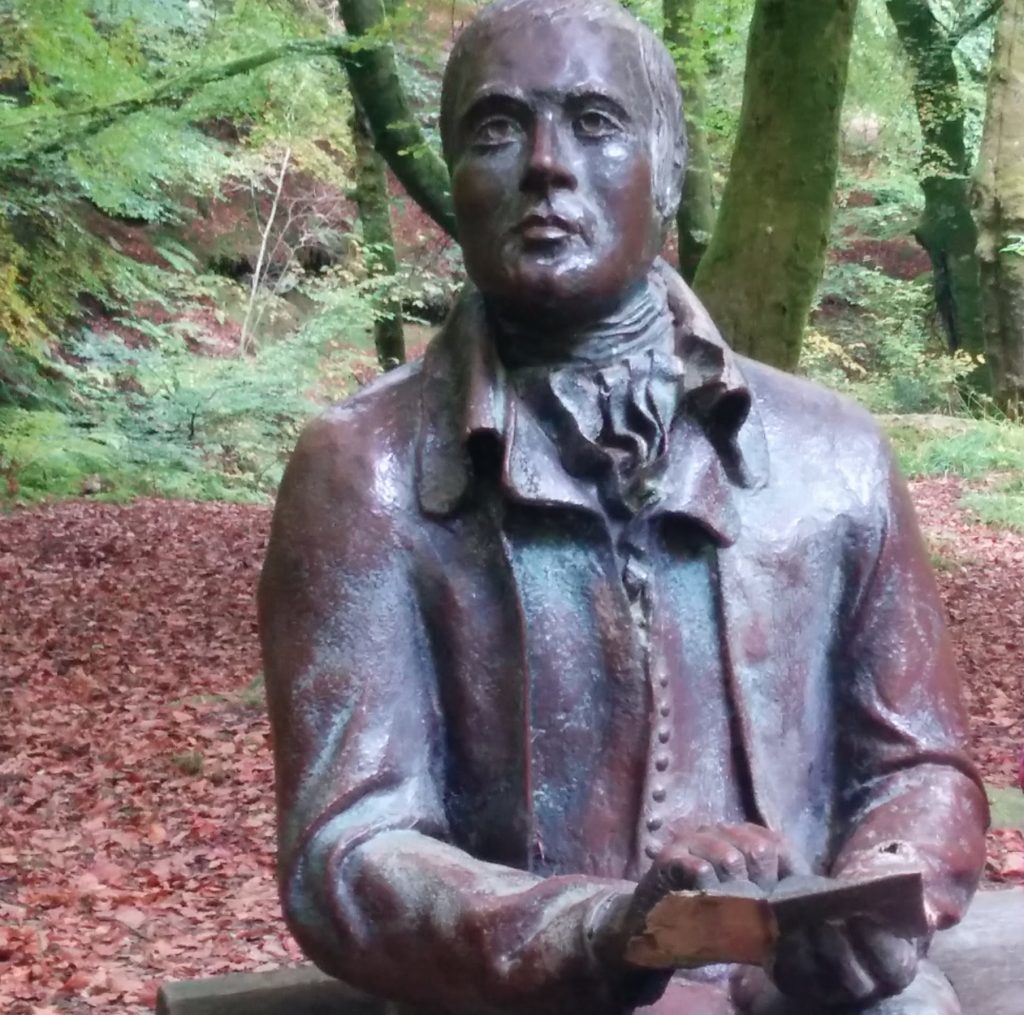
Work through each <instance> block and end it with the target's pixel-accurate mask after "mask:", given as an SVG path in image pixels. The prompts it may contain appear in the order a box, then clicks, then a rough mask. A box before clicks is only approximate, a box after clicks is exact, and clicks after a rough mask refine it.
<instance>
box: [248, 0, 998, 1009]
mask: <svg viewBox="0 0 1024 1015" xmlns="http://www.w3.org/2000/svg"><path fill="white" fill-rule="evenodd" d="M442 132H443V138H444V146H445V154H446V158H447V160H448V163H449V166H450V168H451V172H452V193H453V198H454V202H455V208H456V213H457V218H458V224H459V239H460V242H461V244H462V248H463V251H464V254H465V261H466V267H467V271H468V274H469V276H470V278H471V279H472V285H470V286H468V287H467V289H466V291H465V292H464V293H463V295H462V297H461V299H460V301H459V304H458V306H457V308H456V309H455V311H454V312H453V314H452V316H451V318H450V319H449V321H448V322H447V324H446V325H445V326H444V328H443V329H442V330H441V332H440V334H439V335H438V336H437V337H436V338H435V340H434V341H433V342H432V344H431V345H430V347H429V348H428V350H427V352H426V354H425V356H424V358H423V361H422V362H418V363H414V364H411V365H409V366H408V367H405V368H403V369H401V370H398V371H395V372H394V373H391V374H389V375H387V376H386V377H383V378H381V379H380V380H379V381H378V382H376V383H374V384H372V385H370V386H369V387H367V388H366V389H364V390H363V391H362V392H360V393H359V394H358V395H357V396H356V397H354V398H352V399H350V400H349V401H347V402H345V403H344V404H342V405H340V406H338V407H337V408H335V409H333V410H331V411H329V412H328V413H326V414H325V415H324V416H323V417H322V418H320V419H319V420H318V421H316V422H314V423H313V424H311V425H310V426H309V428H308V429H307V430H306V432H305V434H304V435H303V437H302V439H301V440H300V442H299V445H298V447H297V449H296V451H295V454H294V456H293V458H292V460H291V463H290V465H289V467H288V470H287V473H286V476H285V479H284V482H283V484H282V487H281V491H280V495H279V498H278V502H277V510H276V513H275V518H274V526H273V533H272V537H271V542H270V547H269V550H268V555H267V562H266V566H265V570H264V574H263V582H262V586H261V595H260V626H261V632H262V639H263V650H264V657H265V663H266V678H267V689H268V695H269V702H270V708H271V717H272V720H273V728H274V738H275V750H276V761H277V793H278V807H279V817H280V879H281V891H282V898H283V904H284V908H285V912H286V915H287V919H288V921H289V924H290V926H291V928H292V930H293V932H294V934H295V936H296V938H297V939H298V941H299V942H300V944H301V945H302V947H303V949H304V950H305V951H306V953H307V954H308V955H309V956H310V957H311V958H312V959H313V960H314V961H315V962H316V963H317V964H318V965H319V966H321V967H322V968H323V969H324V970H326V971H328V972H330V973H331V974H333V975H336V976H337V977H339V978H342V979H345V980H347V981H349V982H351V983H352V984H354V985H356V986H359V987H361V988H363V989H366V990H368V991H371V992H374V993H377V994H379V995H382V996H384V997H387V998H391V999H394V1000H396V1001H398V1002H401V1003H403V1004H405V1005H409V1006H413V1007H414V1008H418V1009H419V1010H429V1011H432V1012H451V1013H483V1012H501V1011H518V1012H530V1013H547V1012H551V1013H554V1012H558V1013H565V1012H577V1011H578V1012H583V1013H587V1015H604V1013H609V1015H611V1013H617V1012H622V1011H626V1010H630V1009H632V1008H634V1007H637V1006H645V1005H650V1006H651V1007H650V1008H646V1007H645V1008H644V1010H645V1011H651V1012H655V1011H656V1012H659V1013H666V1015H714V1013H723V1015H724V1013H731V1012H737V1011H752V1012H758V1013H768V1012H771V1013H776V1012H779V1013H781V1012H789V1011H796V1012H808V1011H825V1010H833V1009H837V1010H841V1011H867V1012H872V1013H877V1015H881V1013H886V1015H893V1013H910V1012H930V1013H937V1015H938V1013H942V1015H946V1013H950V1015H952V1013H956V1012H959V1010H960V1009H959V1006H958V1005H957V1002H956V999H955V997H954V996H953V994H952V991H951V989H950V988H949V985H948V984H947V983H946V981H945V980H944V979H943V977H942V975H941V974H940V973H939V972H938V971H937V970H936V969H935V968H934V967H932V966H931V965H929V963H928V962H927V960H926V959H924V958H923V956H924V955H925V953H926V950H927V945H928V938H929V936H930V934H931V933H932V932H933V931H934V930H935V929H937V928H942V927H946V926H948V925H950V924H952V923H954V922H955V921H957V920H958V919H959V918H960V916H961V915H962V913H963V912H964V910H965V908H966V906H967V905H968V902H969V900H970V898H971V895H972V893H973V891H974V889H975V887H976V885H977V882H978V879H979V876H980V871H981V866H982V861H983V853H984V829H985V825H986V820H987V809H986V802H985V796H984V793H983V791H982V789H981V786H980V783H979V780H978V776H977V774H976V772H975V770H974V768H973V767H972V765H971V763H970V762H969V761H968V759H967V757H966V756H965V754H964V750H963V746H962V745H963V740H964V728H965V720H964V714H963V711H962V707H961V703H960V699H959V686H958V678H957V674H956V672H955V669H954V665H953V661H952V658H951V655H950V648H949V642H948V639H947V635H946V631H945V626H944V620H943V613H942V607H941V605H940V603H939V600H938V597H937V593H936V588H935V584H934V581H933V577H932V574H931V572H930V568H929V564H928V557H927V554H926V551H925V548H924V546H923V545H922V541H921V538H920V536H919V534H918V530H917V526H916V523H915V520H914V516H913V511H912V508H911V505H910V502H909V499H908V496H907V492H906V489H905V486H904V483H903V480H902V479H901V478H900V476H899V474H898V473H897V472H896V470H895V468H894V467H893V465H892V462H891V459H890V454H889V451H888V449H887V447H886V445H885V443H884V441H883V440H882V439H881V438H880V436H879V434H878V432H877V430H876V428H875V425H874V424H873V423H872V421H871V419H870V418H869V417H868V415H867V414H866V413H864V412H863V411H861V410H860V409H858V408H856V407H855V406H853V405H851V404H849V403H848V402H846V401H844V400H843V399H841V398H840V397H838V396H837V395H834V394H832V393H830V392H828V391H826V390H823V389H821V388H819V387H816V386H815V385H813V384H810V383H808V382H806V381H803V380H800V379H797V378H795V377H791V376H788V375H785V374H782V373H779V372H777V371H775V370H772V369H770V368H768V367H765V366H763V365H760V364H758V363H754V362H751V361H748V360H744V359H742V358H741V357H737V356H734V355H733V354H732V353H731V352H730V351H729V349H728V348H727V347H726V346H725V345H724V343H723V342H722V340H721V339H720V338H719V336H718V334H717V332H716V331H715V328H714V326H713V325H712V323H711V321H710V320H709V319H708V317H707V315H706V313H705V312H704V311H703V309H702V307H701V306H700V304H699V303H698V302H697V300H696V298H695V297H694V296H693V294H692V293H691V292H690V291H689V290H688V289H687V287H686V286H685V284H684V283H683V282H682V281H681V280H680V279H679V277H678V276H677V275H676V274H675V273H674V272H673V271H672V270H671V268H669V267H668V266H667V265H666V264H665V263H664V262H662V261H661V260H659V258H658V254H659V251H660V249H661V245H662V242H663V239H664V236H665V232H666V228H667V225H668V223H669V222H670V220H671V218H672V215H673V213H674V210H675V206H676V204H677V202H678V199H679V181H680V179H681V175H682V173H681V171H682V167H683V164H684V161H685V137H684V128H683V122H682V112H681V106H680V99H679V93H678V90H677V87H676V83H675V71H674V67H673V65H672V61H671V59H670V57H669V55H668V54H667V53H666V51H665V50H664V48H663V47H662V45H661V43H660V42H659V41H658V40H657V38H656V37H655V36H653V35H652V34H651V33H650V32H649V31H647V30H646V29H644V28H642V27H640V26H639V25H638V24H637V23H636V22H635V21H634V20H633V19H632V18H631V17H630V16H629V15H627V14H626V13H625V12H624V11H622V9H621V8H619V7H618V6H617V5H616V4H614V3H610V2H607V0H501V2H498V3H496V4H493V5H491V6H490V7H488V8H486V9H485V10H484V11H483V12H482V13H481V14H480V15H479V16H478V18H477V19H476V20H475V21H474V22H473V23H472V24H471V25H470V26H469V27H468V28H467V29H466V31H465V32H464V34H463V35H462V36H461V38H460V40H459V42H458V43H457V44H456V47H455V50H454V52H453V54H452V57H451V60H450V62H449V66H448V70H447V72H446V76H445V81H444V89H443V98H442ZM900 869H906V870H917V871H920V872H921V873H922V874H923V879H924V902H925V912H926V915H927V923H928V930H927V933H924V934H923V935H920V936H917V937H913V938H906V937H901V936H899V934H897V933H894V932H893V931H892V930H891V929H890V928H888V927H886V926H885V925H884V924H883V923H872V922H870V921H865V920H863V919H850V920H846V921H831V922H828V923H824V924H813V923H812V924H810V925H805V926H801V927H798V928H797V929H795V930H792V931H791V932H787V933H786V934H785V935H784V936H783V938H782V940H781V941H780V942H779V944H778V949H777V952H776V957H775V960H774V962H773V963H772V964H771V966H770V968H769V969H768V970H767V971H762V970H761V969H759V968H756V967H749V966H747V967H744V966H715V967H710V968H705V969H702V970H698V971H694V972H678V973H676V974H675V975H671V971H668V972H661V971H651V970H647V969H641V968H639V967H637V966H635V965H633V964H632V963H631V962H630V961H628V960H627V959H626V957H625V949H626V945H627V942H628V940H629V939H630V937H631V935H633V934H635V933H636V932H637V930H638V928H640V927H641V926H642V924H643V921H644V918H645V916H646V914H647V913H648V912H649V910H650V909H651V907H652V906H654V905H655V904H656V903H657V902H658V901H659V900H660V899H661V897H662V896H664V895H665V893H666V892H669V891H672V890H675V889H683V888H691V889H705V888H713V887H714V886H716V885H721V884H727V885H732V884H739V883H741V882H742V883H744V884H748V883H750V882H753V883H754V884H756V885H757V886H760V888H762V889H765V890H767V889H771V888H772V886H774V885H775V884H776V883H777V882H778V881H779V879H780V878H784V877H786V876H788V875H790V874H801V873H815V874H825V875H828V876H831V877H838V878H841V879H846V878H853V877H859V876H865V875H868V874H872V873H877V872H886V871H892V870H900ZM777 988H778V989H777ZM780 990H781V992H782V993H781V994H780V992H779V991H780ZM891 995H899V996H898V997H892V999H891V1000H888V1001H887V1000H884V999H885V998H888V997H890V996H891ZM787 998H792V999H795V1000H793V1002H792V1005H790V1001H788V1000H787ZM844 1006H852V1007H844Z"/></svg>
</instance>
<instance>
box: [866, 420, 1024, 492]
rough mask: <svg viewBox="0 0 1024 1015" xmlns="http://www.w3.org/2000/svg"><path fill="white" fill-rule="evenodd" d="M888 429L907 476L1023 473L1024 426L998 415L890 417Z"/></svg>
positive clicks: (971, 476)
mask: <svg viewBox="0 0 1024 1015" xmlns="http://www.w3.org/2000/svg"><path fill="white" fill-rule="evenodd" d="M885 426H886V431H887V432H888V434H889V437H890V438H891V440H892V442H893V445H894V447H895V448H896V449H897V453H898V455H899V459H900V464H901V466H902V467H903V470H904V471H905V472H906V473H907V474H908V475H910V476H946V475H950V476H961V477H963V478H964V479H979V478H981V477H983V476H985V475H987V474H989V473H993V472H995V473H1005V472H1014V471H1019V472H1024V427H1022V426H1020V425H1019V424H1016V423H1012V422H1009V421H1007V420H999V419H991V418H988V419H985V418H983V419H971V418H969V417H965V416H960V417H941V416H923V417H915V416H890V417H886V418H885Z"/></svg>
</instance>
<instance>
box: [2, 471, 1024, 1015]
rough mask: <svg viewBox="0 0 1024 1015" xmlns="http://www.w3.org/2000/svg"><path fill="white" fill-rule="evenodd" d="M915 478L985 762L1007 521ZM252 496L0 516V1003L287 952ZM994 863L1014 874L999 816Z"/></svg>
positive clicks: (115, 1006) (75, 1000) (1002, 728)
mask: <svg viewBox="0 0 1024 1015" xmlns="http://www.w3.org/2000/svg"><path fill="white" fill-rule="evenodd" d="M958 493H959V491H958V488H957V484H956V483H955V482H954V481H947V480H928V481H923V482H920V483H917V484H915V496H916V498H917V500H918V503H919V506H920V509H921V513H922V520H923V522H924V524H925V527H926V529H927V531H928V533H929V536H930V538H931V539H932V542H933V546H934V547H935V548H936V552H937V555H939V557H940V559H939V564H940V572H939V578H940V582H941V584H942V587H943V593H944V596H945V598H946V603H947V606H948V608H949V611H950V615H951V621H952V626H953V634H954V638H955V640H956V645H957V651H958V655H959V659H960V663H961V665H962V666H963V669H964V673H965V676H966V678H967V693H968V701H969V705H970V708H971V712H972V716H973V731H974V746H975V751H976V755H977V757H978V759H979V761H980V763H981V765H982V768H983V770H984V772H985V776H986V778H987V779H988V780H989V781H991V782H994V783H997V784H1001V785H1010V784H1011V783H1012V781H1013V779H1014V776H1015V772H1016V768H1015V765H1016V758H1017V754H1018V752H1019V750H1020V748H1021V746H1022V745H1024V722H1022V719H1024V694H1022V689H1021V686H1020V685H1021V681H1020V676H1019V670H1020V662H1019V660H1020V650H1019V645H1020V643H1021V641H1022V640H1024V610H1022V609H1021V607H1020V604H1019V600H1018V598H1017V597H1018V596H1019V594H1020V589H1021V588H1022V587H1024V537H1021V536H1019V535H1017V536H1014V535H1011V534H1006V533H998V532H993V531H991V530H989V529H986V528H984V527H981V526H976V525H972V524H970V522H969V520H968V519H967V518H966V517H965V516H964V515H963V513H962V512H961V511H960V510H959V509H958V507H957V506H956V502H957V499H958ZM268 523H269V513H268V512H267V510H266V509H262V508H253V507H238V506H231V505H216V504H205V505H199V504H183V503H173V502H162V501H140V502H137V503H135V504H132V505H129V506H112V505H103V504H93V503H83V502H74V503H65V504H61V505H57V506H52V507H44V508H37V509H32V510H25V511H19V512H17V513H15V514H13V515H11V516H8V517H3V518H0V588H2V589H3V610H2V614H0V667H2V669H0V696H2V704H0V710H2V714H3V715H4V716H5V717H6V720H7V721H6V722H5V723H4V724H3V727H2V728H0V814H2V815H3V820H2V821H0V1010H2V1011H3V1012H5V1013H8V1015H54V1013H55V1012H60V1013H74V1015H81V1013H84V1012H104V1013H114V1012H143V1011H147V1010H151V1006H152V1003H153V999H154V996H155V992H156V986H157V984H158V983H159V982H162V981H165V980H173V979H183V978H191V977H201V976H211V975H216V974H218V973H225V972H230V971H234V970H246V971H253V970H259V969H264V968H273V967H277V966H281V965H284V964H287V963H288V962H289V961H292V960H296V959H298V958H299V954H298V951H297V949H296V948H295V946H294V944H292V942H291V941H290V939H289V937H288V935H287V933H286V932H285V930H284V928H283V926H282V923H281V919H280V915H279V908H278V903H277V896H276V890H275V887H274V881H273V858H274V835H273V799H272V786H273V772H272V763H271V757H270V752H269V750H268V746H267V737H268V728H267V723H266V719H265V717H264V714H263V708H262V705H261V703H260V701H259V695H258V694H256V693H253V689H252V685H253V680H254V677H255V676H256V675H257V674H258V672H259V657H258V647H257V642H256V630H255V619H254V610H253V605H254V598H253V597H254V589H255V582H256V577H257V574H258V571H259V567H260V564H261V561H262V555H263V550H264V546H265V539H266V531H267V526H268ZM990 843H991V846H992V858H991V860H990V874H991V875H992V876H994V877H996V878H1003V879H1020V880H1024V840H1022V837H1021V835H1020V833H1019V832H1016V833H1015V832H999V833H994V834H993V835H992V836H991V837H990Z"/></svg>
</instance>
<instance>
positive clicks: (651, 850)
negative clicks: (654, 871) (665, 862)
mask: <svg viewBox="0 0 1024 1015" xmlns="http://www.w3.org/2000/svg"><path fill="white" fill-rule="evenodd" d="M644 853H645V854H646V855H647V859H648V860H656V859H657V858H658V847H657V846H656V845H655V844H654V843H653V842H652V843H651V844H650V845H649V846H646V847H645V848H644Z"/></svg>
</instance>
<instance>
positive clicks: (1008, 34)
mask: <svg viewBox="0 0 1024 1015" xmlns="http://www.w3.org/2000/svg"><path fill="white" fill-rule="evenodd" d="M977 196H978V202H977V204H978V222H979V225H980V240H979V244H978V254H979V257H980V259H981V284H982V298H983V307H984V333H985V354H986V357H987V359H988V362H989V366H990V368H991V370H992V382H993V393H994V395H995V397H996V400H997V402H998V403H999V405H1000V406H1002V407H1003V409H1005V410H1006V412H1007V413H1009V414H1010V415H1011V416H1014V417H1017V418H1019V417H1020V416H1022V415H1024V0H1005V2H1004V3H1003V9H1002V13H1001V14H1000V16H999V28H998V31H997V34H996V47H995V55H994V57H993V61H992V76H991V78H990V80H989V92H988V112H987V114H986V120H985V136H984V139H983V141H982V146H981V160H980V164H979V173H978V180H977Z"/></svg>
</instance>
